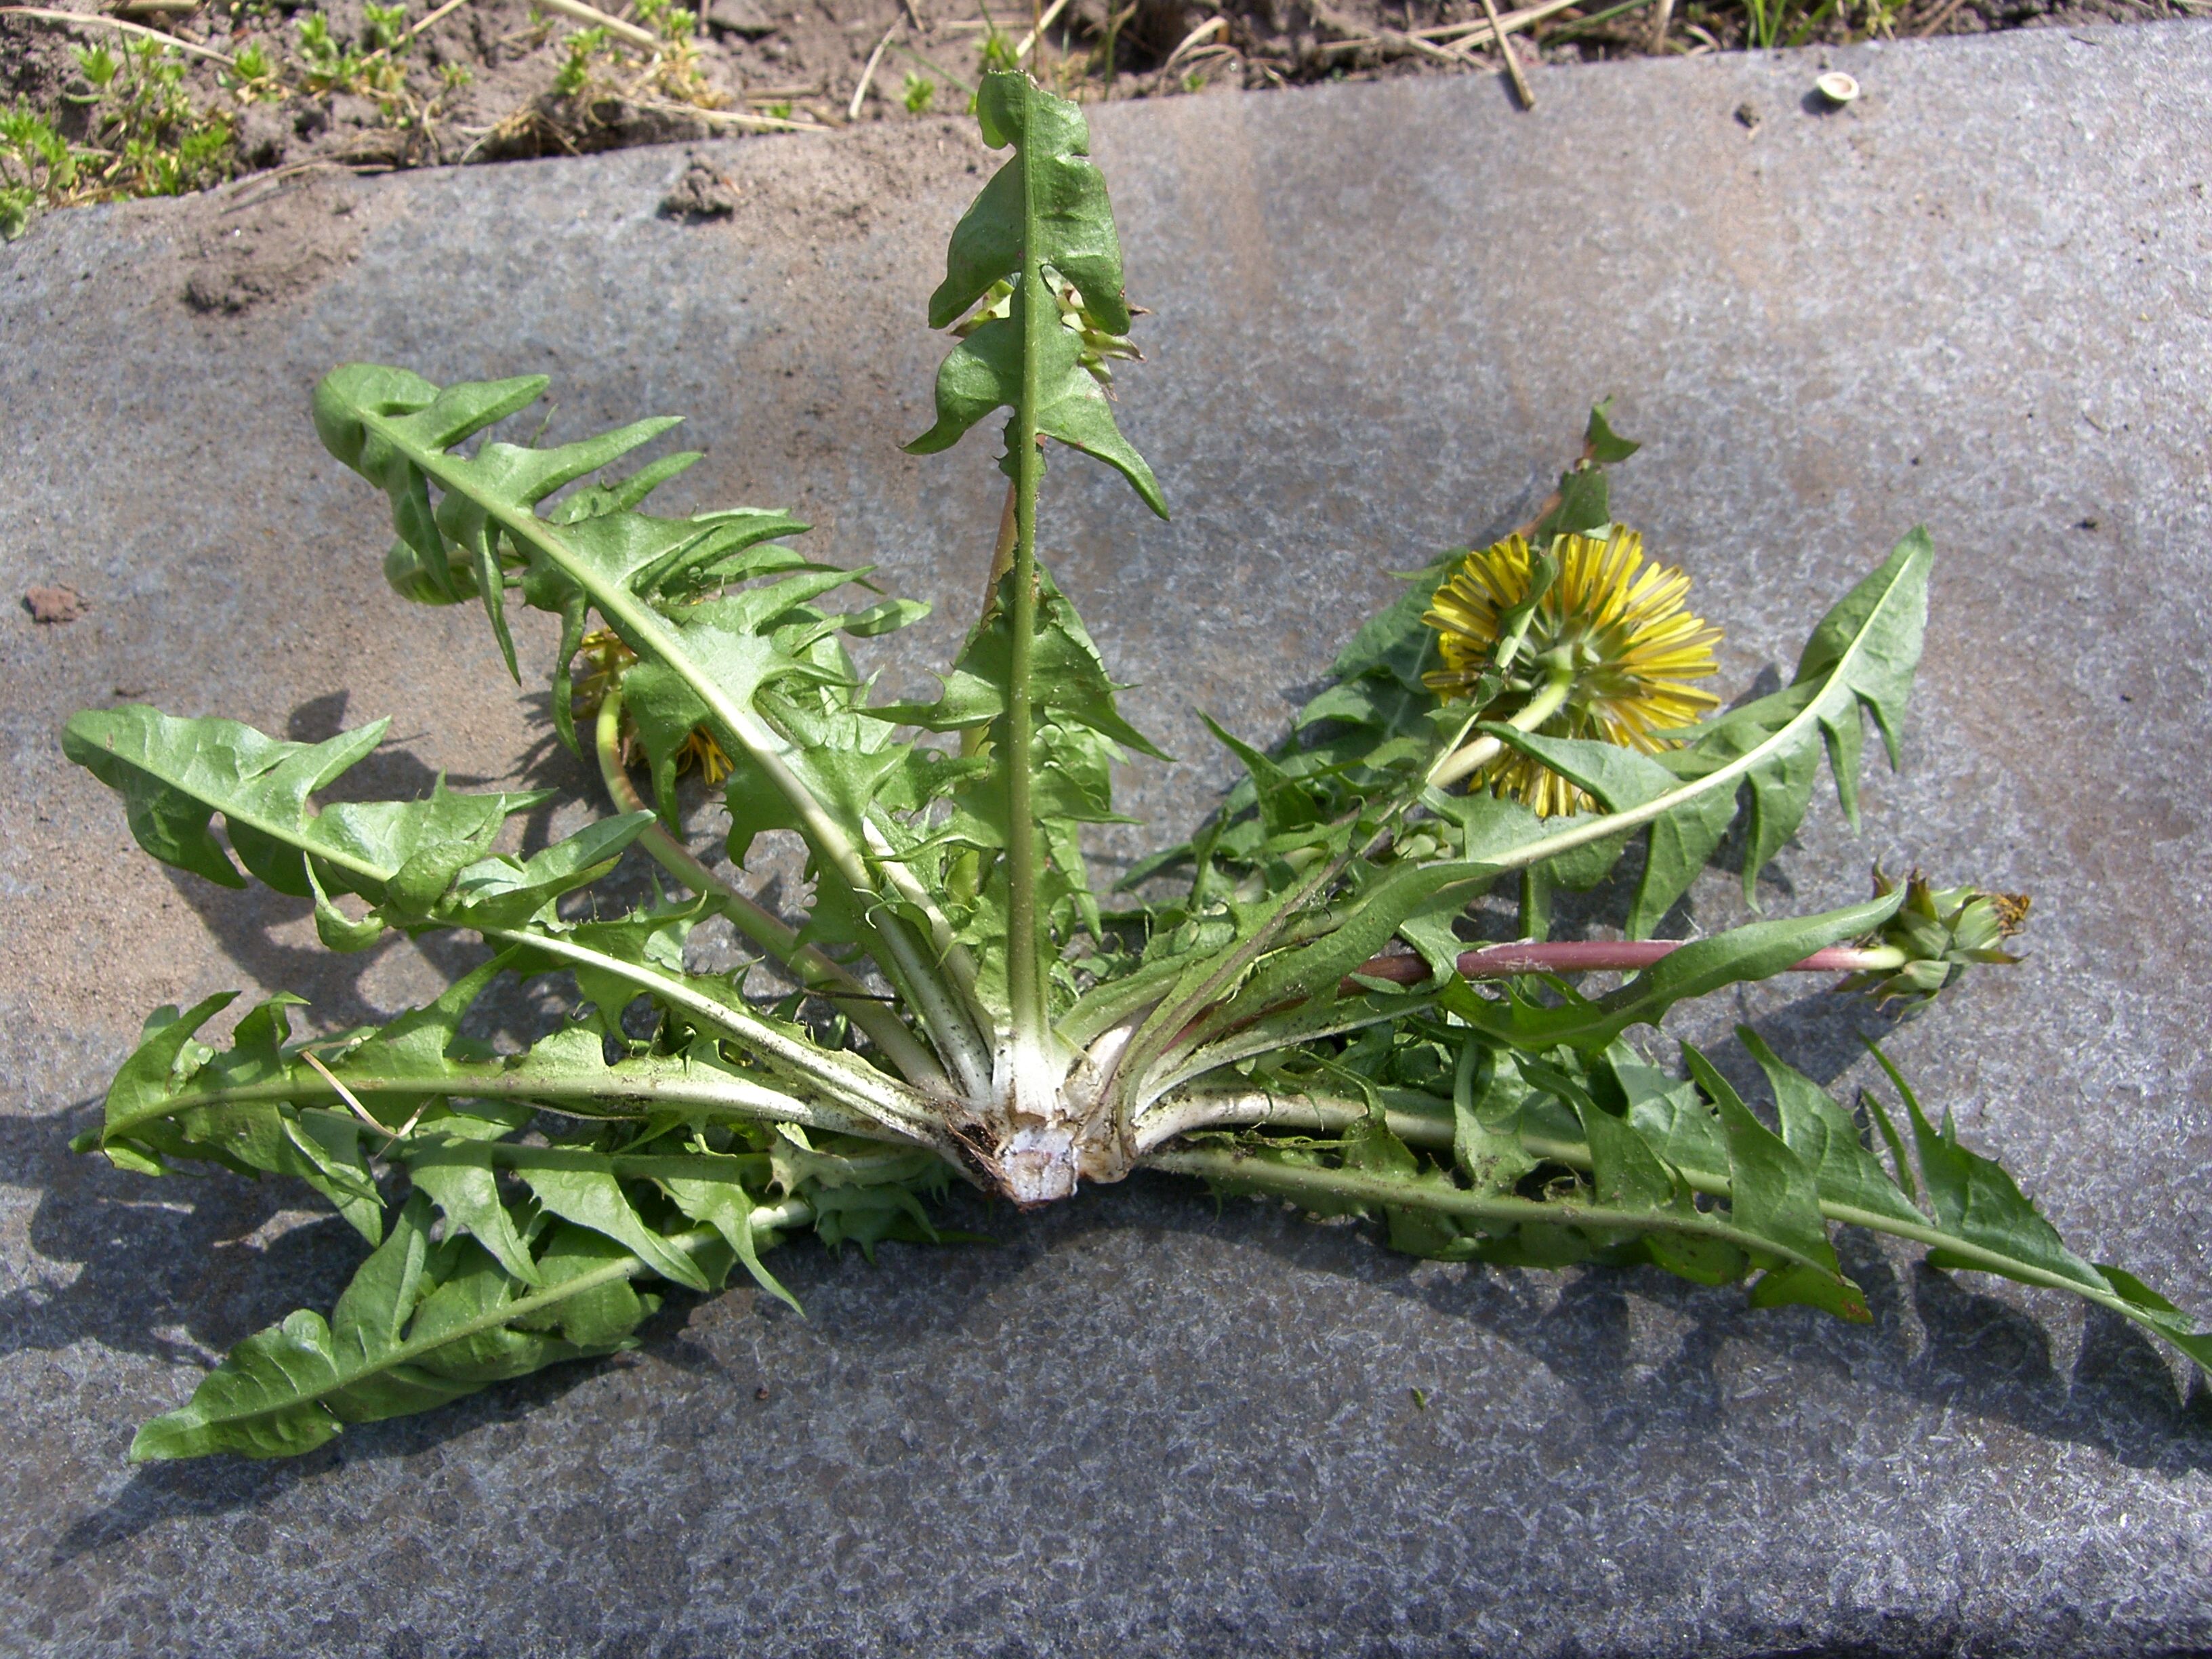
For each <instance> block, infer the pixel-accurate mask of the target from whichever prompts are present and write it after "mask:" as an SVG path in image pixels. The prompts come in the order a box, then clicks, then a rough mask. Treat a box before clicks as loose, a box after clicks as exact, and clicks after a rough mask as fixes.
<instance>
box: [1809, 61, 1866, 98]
mask: <svg viewBox="0 0 2212 1659" xmlns="http://www.w3.org/2000/svg"><path fill="white" fill-rule="evenodd" d="M1813 89H1814V91H1815V92H1817V93H1819V94H1820V96H1821V97H1823V98H1825V99H1826V100H1828V101H1829V102H1830V103H1832V104H1836V105H1839V106H1840V105H1844V104H1848V103H1850V101H1851V100H1852V99H1854V98H1856V97H1857V96H1858V95H1859V83H1858V82H1857V81H1854V80H1853V79H1851V77H1850V76H1848V75H1846V74H1844V72H1843V70H1829V71H1828V72H1827V73H1826V75H1824V76H1820V79H1818V80H1817V81H1815V82H1813Z"/></svg>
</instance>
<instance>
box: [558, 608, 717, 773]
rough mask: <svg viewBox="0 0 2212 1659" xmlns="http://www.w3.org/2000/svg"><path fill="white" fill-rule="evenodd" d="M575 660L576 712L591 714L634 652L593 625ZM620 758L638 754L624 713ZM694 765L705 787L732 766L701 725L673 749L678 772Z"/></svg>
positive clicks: (619, 679)
mask: <svg viewBox="0 0 2212 1659" xmlns="http://www.w3.org/2000/svg"><path fill="white" fill-rule="evenodd" d="M576 659H577V661H578V662H579V663H580V665H582V668H583V671H582V673H580V674H579V675H578V676H577V677H576V679H575V697H576V709H577V712H578V713H579V714H585V715H591V714H597V713H599V705H600V704H601V703H603V702H605V701H606V698H607V693H608V692H610V691H611V690H614V689H615V688H616V687H617V686H618V685H620V684H622V677H623V673H624V671H627V670H628V669H629V665H631V664H632V663H634V662H635V661H636V660H637V653H635V651H632V650H631V649H630V648H629V647H628V646H626V645H624V644H623V642H622V636H621V635H618V634H617V633H616V632H615V631H614V630H613V629H611V628H597V629H592V631H591V632H590V633H588V634H586V635H584V637H583V639H582V641H580V643H579V644H578V645H577V647H576ZM622 757H623V761H624V763H630V762H634V761H635V760H636V759H637V757H638V741H637V729H636V727H635V726H632V725H631V724H630V721H629V714H628V713H627V712H625V713H624V714H623V743H622ZM695 766H696V767H697V768H698V769H699V774H700V775H701V776H702V777H703V778H704V779H705V780H706V781H707V783H708V787H713V786H714V785H715V784H718V783H720V782H721V781H722V780H723V779H724V778H726V777H728V776H729V775H730V772H731V766H730V757H728V756H727V755H726V754H725V753H723V752H722V745H721V744H720V743H718V742H717V741H716V740H715V738H714V733H713V732H709V731H708V729H707V728H706V727H705V726H699V727H697V728H696V729H695V730H694V731H693V732H692V733H691V735H690V737H688V738H685V739H684V746H683V747H682V748H681V749H679V750H677V751H676V770H677V772H678V774H679V775H681V774H683V773H685V772H688V771H690V769H692V768H693V767H695Z"/></svg>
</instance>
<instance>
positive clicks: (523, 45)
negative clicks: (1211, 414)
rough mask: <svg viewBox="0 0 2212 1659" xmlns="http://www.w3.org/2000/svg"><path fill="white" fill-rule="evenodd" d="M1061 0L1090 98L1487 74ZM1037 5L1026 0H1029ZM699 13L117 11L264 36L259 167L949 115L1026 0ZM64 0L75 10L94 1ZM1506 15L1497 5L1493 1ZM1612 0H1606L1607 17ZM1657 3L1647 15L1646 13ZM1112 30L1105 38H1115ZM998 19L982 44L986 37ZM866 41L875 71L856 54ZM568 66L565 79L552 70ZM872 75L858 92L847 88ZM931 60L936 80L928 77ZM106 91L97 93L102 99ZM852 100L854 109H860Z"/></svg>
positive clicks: (1808, 2)
mask: <svg viewBox="0 0 2212 1659" xmlns="http://www.w3.org/2000/svg"><path fill="white" fill-rule="evenodd" d="M1030 3H1031V4H1034V3H1035V0H1030ZM1109 3H1113V0H1066V3H1065V4H1064V5H1063V6H1060V7H1056V8H1054V12H1055V13H1056V15H1055V16H1054V17H1053V19H1052V21H1050V23H1049V25H1048V27H1046V28H1045V30H1044V31H1043V33H1042V39H1041V40H1039V41H1038V42H1037V43H1036V44H1035V45H1034V46H1032V47H1030V49H1028V50H1027V51H1026V52H1024V57H1023V59H1022V61H1023V62H1024V64H1025V65H1026V66H1027V67H1029V68H1030V69H1031V70H1034V71H1035V72H1036V73H1037V74H1038V75H1039V76H1040V77H1041V78H1042V79H1043V80H1045V81H1046V82H1047V83H1048V84H1051V85H1054V86H1055V87H1056V88H1059V89H1060V90H1062V91H1065V92H1068V93H1071V94H1074V95H1077V96H1079V97H1084V98H1089V99H1109V98H1142V97H1158V96H1168V95H1189V94H1199V93H1204V92H1206V91H1208V90H1213V89H1219V88H1267V87H1277V86H1285V85H1292V84H1297V83H1302V82H1316V81H1322V80H1332V79H1346V78H1356V79H1365V78H1376V77H1382V76H1404V75H1438V74H1470V73H1495V72H1497V71H1498V70H1499V68H1500V67H1501V61H1500V59H1499V58H1498V49H1497V46H1496V43H1495V41H1494V40H1492V38H1491V37H1490V35H1489V33H1488V32H1487V29H1486V27H1482V28H1478V29H1477V30H1476V31H1475V32H1474V33H1468V32H1467V31H1468V29H1469V27H1471V26H1477V25H1481V24H1482V23H1483V20H1484V13H1483V10H1482V9H1481V6H1480V0H1218V3H1217V0H1132V3H1128V4H1127V5H1126V6H1124V7H1123V8H1122V9H1121V10H1120V11H1119V12H1118V13H1117V14H1116V15H1115V18H1114V19H1113V27H1111V28H1110V29H1109V14H1108V10H1107V7H1108V5H1109ZM1773 3H1774V4H1776V5H1780V6H1784V7H1786V8H1788V9H1787V10H1786V12H1785V15H1784V21H1783V22H1782V24H1781V26H1780V27H1779V29H1778V30H1777V31H1773V33H1774V38H1775V39H1776V40H1777V41H1778V42H1779V43H1784V44H1804V43H1808V42H1809V43H1827V42H1837V41H1843V40H1852V39H1861V38H1865V37H1866V36H1867V35H1868V34H1870V33H1871V34H1877V35H1887V36H1899V37H1902V36H1911V35H1918V34H1928V33H1944V34H1959V33H1982V32H1985V31H1989V30H1993V29H2002V28H2014V27H2037V26H2050V25H2069V24H2070V25H2079V24H2083V23H2089V22H2113V21H2148V20H2153V19H2159V18H2168V17H2179V16H2189V15H2203V12H2204V11H2205V10H2206V9H2208V7H2212V0H1897V3H1896V4H1895V6H1894V7H1893V8H1890V7H1887V6H1885V4H1884V0H1832V3H1831V5H1830V6H1829V7H1828V8H1826V9H1823V8H1821V7H1820V5H1819V4H1818V3H1817V0H1773ZM705 5H706V9H705V15H704V17H703V18H702V20H701V21H699V23H698V26H697V32H696V34H687V35H681V36H678V35H676V34H674V33H672V32H671V30H670V27H669V25H668V24H666V23H665V22H659V21H657V20H656V13H655V9H654V3H653V0H645V3H644V6H643V9H640V7H639V4H638V0H628V3H620V4H617V0H610V6H609V9H611V10H613V11H614V12H615V15H617V17H619V18H621V19H623V20H626V21H629V22H630V24H631V26H632V27H636V26H637V24H638V21H639V20H640V19H641V18H642V19H643V21H646V22H648V23H654V24H655V31H653V32H659V33H666V34H668V35H669V36H670V38H669V40H668V41H667V43H666V44H665V46H664V47H663V48H662V49H661V50H659V51H658V52H655V51H652V50H648V49H647V48H646V47H644V46H641V45H638V44H635V43H625V42H624V41H622V40H609V41H607V42H606V43H605V46H602V47H601V48H600V49H599V50H596V51H591V50H587V49H586V47H588V46H589V40H588V37H587V38H586V42H585V45H584V46H579V45H578V42H577V37H578V35H579V34H580V33H581V32H582V31H583V30H584V29H585V27H586V25H585V23H584V22H582V21H577V20H575V19H573V18H571V17H568V16H566V15H558V14H556V13H555V12H552V11H546V10H541V9H539V8H538V5H537V4H534V3H532V0H463V3H460V4H458V5H456V6H454V7H453V8H451V9H444V10H442V11H441V12H440V13H439V14H438V15H435V18H434V17H433V16H432V12H433V9H434V8H433V7H432V6H431V5H430V4H428V3H425V0H412V3H410V4H409V5H408V6H407V7H406V9H405V15H404V20H402V21H400V22H399V23H398V24H397V25H395V23H394V22H393V21H392V14H389V13H386V14H384V16H385V19H386V21H385V23H384V28H385V31H386V36H387V39H388V37H389V36H390V35H391V34H392V33H394V32H396V30H397V29H399V28H404V29H405V30H407V31H411V33H408V34H407V36H406V38H405V39H404V41H403V42H401V43H400V44H398V45H397V46H390V45H387V46H386V49H385V50H384V51H383V52H375V51H374V47H375V46H376V45H377V40H378V34H377V27H376V26H377V21H378V19H377V13H376V9H374V8H373V7H371V6H369V5H368V4H366V3H365V0H327V3H326V4H325V5H323V6H322V7H321V8H320V9H319V11H318V9H315V8H311V7H307V6H300V5H296V4H294V3H289V0H233V3H198V4H194V3H193V0H131V3H126V4H125V6H124V7H123V8H122V12H123V14H124V15H126V16H127V17H129V18H131V19H132V20H134V21H138V22H140V23H142V24H143V25H145V26H147V27H155V28H158V29H160V30H161V32H163V33H168V34H170V35H173V36H174V37H176V38H177V39H179V40H185V41H188V42H190V43H191V44H193V45H196V46H201V47H204V48H205V49H206V50H208V51H210V52H216V53H219V54H222V56H223V57H224V58H233V59H235V58H238V57H239V56H240V54H241V53H244V52H247V50H248V48H251V47H256V46H258V49H259V51H260V52H261V53H263V54H264V55H265V56H266V58H268V60H269V62H270V64H271V66H272V70H273V73H271V74H270V76H267V77H265V78H264V79H263V80H262V81H261V82H259V83H258V85H255V84H247V83H242V82H241V78H240V76H238V75H237V74H236V73H235V71H234V70H233V69H230V68H227V67H226V66H225V65H224V64H222V63H218V62H216V61H213V60H211V59H208V58H191V59H189V60H187V63H186V66H185V76H184V81H183V83H182V86H183V90H184V92H185V94H186V95H187V96H188V97H189V98H190V100H191V101H192V104H193V106H194V107H195V108H196V109H197V111H198V112H200V113H201V114H202V115H203V116H204V118H207V119H208V120H209V121H210V122H219V123H220V124H222V126H223V127H225V128H226V129H227V131H228V133H229V135H230V143H229V145H228V149H227V151H226V152H225V153H224V154H223V155H222V157H221V159H220V160H219V161H218V162H217V163H216V165H215V167H214V168H213V170H212V172H210V173H206V174H204V175H203V176H202V177H200V178H199V179H197V182H202V183H204V182H208V181H209V179H210V178H215V177H240V176H246V175H250V174H252V173H261V172H268V171H270V170H275V169H279V168H283V169H299V170H310V169H313V168H317V167H346V168H351V169H354V170H359V171H371V170H379V169H385V168H392V167H420V166H432V165H441V164H453V163H461V162H473V161H495V160H499V159H502V158H506V157H514V156H531V155H551V154H563V153H571V152H583V151H589V150H598V149H612V148H617V147H620V146H623V145H629V144H637V143H661V142H668V141H672V140H686V139H696V138H703V137H710V136H717V135H725V134H728V133H731V132H742V131H761V130H772V129H774V128H775V127H778V126H781V125H784V124H786V123H788V124H791V125H801V126H819V127H831V126H841V125H847V124H848V122H849V121H852V120H858V121H860V122H878V121H892V122H897V121H907V120H911V119H914V118H915V117H916V115H928V114H939V115H941V114H945V113H955V114H957V113H958V112H960V111H961V110H962V109H963V108H964V107H965V106H966V103H967V99H968V91H969V88H970V87H971V86H972V85H973V84H974V83H975V81H976V80H977V79H978V77H979V76H980V75H981V71H982V69H983V67H984V66H985V63H986V59H987V57H988V56H989V54H990V52H992V51H994V50H995V52H997V53H999V54H1000V56H1001V57H1002V58H1003V57H1004V56H1005V55H1006V54H1009V53H1011V52H1014V51H1015V50H1017V49H1018V48H1019V47H1020V46H1021V43H1022V40H1023V37H1024V36H1025V35H1026V34H1028V33H1029V32H1030V27H1031V26H1032V23H1033V21H1034V14H1033V12H1032V11H1031V10H1030V6H1029V5H1024V7H1023V8H1022V9H1019V10H1018V11H1016V10H1013V9H1011V8H1010V9H993V8H990V7H989V6H988V3H987V0H705ZM60 7H61V9H74V10H78V11H87V12H88V11H90V10H91V9H92V8H91V7H89V6H88V5H87V4H86V0H60ZM1501 9H1502V10H1503V11H1504V12H1505V13H1506V15H1509V16H1510V15H1511V13H1512V8H1511V7H1510V6H1509V5H1504V4H1502V3H1501ZM1616 13H1617V14H1618V15H1608V14H1616ZM318 15H320V16H321V17H322V19H323V20H324V22H325V25H326V26H327V31H328V39H329V40H330V41H331V42H332V43H334V46H333V49H334V50H337V51H341V52H349V53H350V54H351V55H352V62H353V64H356V65H358V66H359V67H352V68H348V69H346V70H342V71H341V72H339V73H337V74H335V75H334V74H333V73H331V58H330V57H329V55H328V54H327V53H325V56H324V57H323V58H322V59H321V62H320V65H319V67H318V64H317V60H316V58H315V56H314V54H313V52H310V51H308V50H307V49H306V48H305V47H304V46H303V45H302V39H301V31H302V26H303V25H307V26H308V27H311V28H312V27H317V26H316V25H314V24H313V19H314V18H315V17H316V16H318ZM1662 26H1663V33H1655V31H1656V29H1657V28H1659V27H1662ZM1109 36H1110V45H1109ZM102 40H105V41H106V42H108V43H109V44H110V46H111V47H113V48H119V47H120V45H121V43H122V37H121V35H120V34H119V33H118V32H116V31H113V30H110V29H107V28H105V27H101V26H100V25H97V24H84V25H71V24H57V23H55V22H52V21H46V20H40V19H33V18H30V17H26V16H22V15H0V104H5V103H9V102H14V101H16V100H21V102H22V103H24V104H27V106H29V107H30V108H32V109H33V110H35V111H37V112H40V113H41V114H43V115H45V116H46V118H49V119H50V120H52V121H53V122H54V124H55V125H57V127H58V129H59V130H60V131H63V132H64V134H65V135H67V136H68V137H71V138H72V139H74V140H76V141H77V142H79V143H98V142H99V140H100V124H101V119H102V106H101V104H100V100H98V99H97V98H96V97H95V96H94V88H93V87H92V86H91V85H90V84H89V83H88V82H87V80H86V78H85V76H83V74H82V72H81V70H80V68H79V65H78V62H77V59H76V58H75V57H74V56H73V55H72V52H71V48H72V46H76V45H85V44H90V43H94V42H98V41H102ZM994 40H996V42H997V45H996V46H995V48H994V47H993V46H992V43H993V41H994ZM1513 40H1514V42H1515V48H1516V50H1517V51H1518V52H1520V53H1521V54H1522V58H1523V59H1524V61H1525V62H1526V63H1528V64H1539V63H1545V62H1574V61H1581V60H1584V59H1589V58H1607V57H1616V56H1622V55H1632V54H1640V53H1646V52H1663V53H1691V54H1694V53H1698V52H1709V51H1716V50H1727V49H1734V48H1738V47H1741V46H1747V45H1757V44H1759V31H1758V29H1757V27H1756V23H1755V21H1754V16H1753V12H1752V10H1750V9H1747V3H1746V0H1639V3H1638V4H1636V5H1635V6H1633V7H1632V8H1631V9H1625V10H1624V9H1620V6H1619V5H1618V4H1617V3H1614V0H1586V3H1584V4H1582V5H1577V6H1569V7H1566V8H1565V9H1562V10H1559V11H1558V12H1556V13H1554V14H1553V15H1550V16H1548V17H1547V18H1545V19H1544V20H1542V21H1536V22H1534V23H1532V24H1530V25H1529V26H1528V27H1526V28H1525V29H1523V30H1522V32H1520V33H1516V34H1515V35H1514V36H1513ZM871 62H873V64H874V67H873V70H872V72H871V70H870V68H869V65H870V64H871ZM564 71H565V74H566V78H565V79H564V78H563V77H564ZM864 78H865V80H866V89H865V91H864V92H862V93H861V94H860V96H859V98H858V101H857V106H856V105H855V92H856V89H857V88H861V86H862V82H863V80H864ZM925 83H926V85H927V89H926V90H925ZM111 100H112V94H111ZM856 107H857V113H855V109H856ZM679 197H681V199H678V200H676V201H674V202H673V203H672V204H671V211H677V212H685V213H690V214H693V215H697V216H713V215H714V214H716V213H718V212H720V211H722V210H723V207H722V204H721V203H720V198H719V197H717V196H716V193H715V190H714V185H713V181H712V179H710V178H702V179H696V180H693V181H691V184H690V185H689V186H687V189H686V190H685V191H681V192H679ZM254 297H255V296H254V295H252V294H251V293H250V292H246V291H244V290H242V289H238V288H236V287H234V286H233V287H224V286H222V284H221V283H217V284H216V286H213V287H210V288H206V289H200V290H196V291H195V295H194V299H193V303H195V304H196V305H198V306H201V307H204V308H207V309H213V310H223V309H232V308H235V307H238V306H240V305H241V304H247V303H252V300H253V299H254Z"/></svg>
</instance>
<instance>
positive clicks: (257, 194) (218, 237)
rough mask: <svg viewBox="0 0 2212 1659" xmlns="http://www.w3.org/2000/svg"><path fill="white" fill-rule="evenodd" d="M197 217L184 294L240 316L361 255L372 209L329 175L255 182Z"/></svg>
mask: <svg viewBox="0 0 2212 1659" xmlns="http://www.w3.org/2000/svg"><path fill="white" fill-rule="evenodd" d="M195 217H197V218H198V219H199V221H200V222H199V223H198V224H197V226H195V228H193V230H192V231H191V234H190V235H189V238H188V240H187V242H186V250H187V251H186V252H185V255H184V263H185V267H186V270H187V273H188V274H187V275H186V276H185V284H184V289H183V298H184V301H185V304H186V305H188V306H190V307H191V308H192V309H193V310H194V311H197V312H200V313H204V314H213V315H220V316H234V315H236V314H237V313H240V312H242V311H248V310H251V309H252V307H255V306H258V305H263V304H266V303H268V302H269V301H278V300H289V299H291V298H293V297H294V296H295V295H301V294H305V293H307V292H308V291H309V290H310V289H313V288H314V287H316V286H317V285H318V284H319V283H321V282H322V280H323V279H324V278H325V276H328V275H329V274H330V273H331V271H332V270H336V269H337V267H338V266H340V265H341V264H344V263H346V262H347V261H348V260H349V259H351V258H354V257H355V256H356V254H357V253H358V252H360V250H361V240H362V219H363V217H364V215H363V213H362V210H361V205H360V202H359V199H358V198H357V197H356V195H355V193H354V192H353V191H350V190H349V189H347V188H346V187H345V185H344V184H343V181H342V180H339V179H331V178H330V177H328V176H327V175H325V176H323V177H319V178H318V177H307V178H297V177H295V178H293V179H275V180H272V181H270V183H268V184H266V185H261V184H248V185H246V187H245V189H244V190H242V191H240V192H239V193H238V194H237V195H236V196H235V197H231V198H229V199H223V198H222V197H218V198H217V199H216V202H214V203H211V204H210V210H209V211H207V212H206V213H204V214H203V215H197V216H195Z"/></svg>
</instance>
